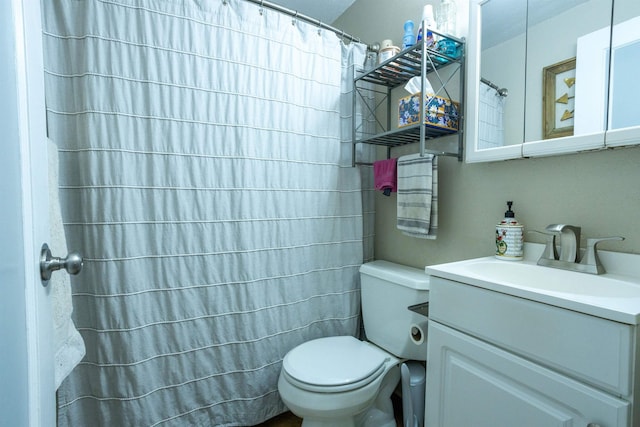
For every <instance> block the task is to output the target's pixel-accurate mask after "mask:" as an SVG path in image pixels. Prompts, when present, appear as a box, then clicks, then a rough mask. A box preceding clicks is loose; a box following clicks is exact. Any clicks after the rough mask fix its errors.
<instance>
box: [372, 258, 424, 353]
mask: <svg viewBox="0 0 640 427" xmlns="http://www.w3.org/2000/svg"><path fill="white" fill-rule="evenodd" d="M360 286H361V298H362V319H363V323H364V331H365V334H366V336H367V341H370V342H372V343H374V344H376V345H377V346H379V347H382V348H383V349H385V350H387V351H388V352H389V353H391V354H393V355H395V356H396V357H399V358H405V359H413V360H426V358H427V324H428V319H427V318H426V317H425V316H423V315H420V314H417V313H415V312H413V311H410V310H408V309H407V307H409V306H410V305H414V304H420V303H424V302H427V301H428V300H429V276H428V275H427V274H426V273H425V272H424V270H420V269H417V268H412V267H407V266H404V265H400V264H394V263H392V262H388V261H373V262H369V263H366V264H363V265H362V266H361V267H360Z"/></svg>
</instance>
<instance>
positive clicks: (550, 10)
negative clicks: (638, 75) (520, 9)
mask: <svg viewBox="0 0 640 427" xmlns="http://www.w3.org/2000/svg"><path fill="white" fill-rule="evenodd" d="M630 1H637V0H630ZM612 8H613V5H612V0H564V1H550V0H528V14H527V15H528V16H527V72H526V75H527V78H526V80H527V83H526V90H525V96H526V101H525V116H524V117H525V122H524V123H525V124H524V129H525V132H524V133H525V135H524V142H525V144H524V146H523V155H524V156H535V155H553V154H561V153H570V152H577V151H581V150H588V149H597V148H603V147H604V132H605V130H606V116H607V114H606V113H607V111H606V110H607V92H608V84H607V83H608V78H607V72H606V71H607V70H606V64H607V58H608V52H609V51H608V47H609V44H610V40H611V37H610V28H611V13H612Z"/></svg>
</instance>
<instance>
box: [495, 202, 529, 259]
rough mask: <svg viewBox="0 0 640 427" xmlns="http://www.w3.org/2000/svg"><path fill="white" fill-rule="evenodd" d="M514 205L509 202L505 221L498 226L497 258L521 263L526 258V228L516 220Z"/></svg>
mask: <svg viewBox="0 0 640 427" xmlns="http://www.w3.org/2000/svg"><path fill="white" fill-rule="evenodd" d="M512 205H513V202H512V201H508V202H507V211H506V212H505V213H504V219H503V220H502V221H500V223H499V224H498V225H496V258H499V259H503V260H508V261H519V260H521V259H523V256H524V226H523V225H522V224H520V223H518V221H517V220H516V214H515V213H514V212H513V211H512V210H511V206H512Z"/></svg>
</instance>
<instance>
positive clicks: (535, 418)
mask: <svg viewBox="0 0 640 427" xmlns="http://www.w3.org/2000/svg"><path fill="white" fill-rule="evenodd" d="M629 408H630V406H629V403H628V402H626V401H623V400H620V399H617V398H615V397H613V396H611V395H608V394H606V393H603V392H601V391H598V390H596V389H594V388H592V387H589V386H586V385H584V384H582V383H579V382H577V381H574V380H572V379H570V378H567V377H564V376H562V375H559V374H558V373H556V372H553V371H550V370H548V369H546V368H543V367H541V366H539V365H536V364H534V363H531V362H529V361H527V360H525V359H522V358H520V357H517V356H514V355H513V354H511V353H509V352H506V351H504V350H501V349H499V348H497V347H494V346H492V345H489V344H487V343H485V342H483V341H480V340H477V339H475V338H473V337H470V336H468V335H465V334H463V333H461V332H458V331H455V330H453V329H451V328H448V327H446V326H443V325H441V324H439V323H437V322H434V321H431V322H429V348H428V353H427V390H426V411H425V416H426V418H425V419H426V423H425V425H426V426H427V427H459V426H474V427H499V426H505V427H506V426H519V427H529V426H530V427H540V426H545V427H552V426H564V427H566V426H586V425H587V424H589V423H596V424H598V425H601V426H607V427H614V426H615V427H622V426H628V425H629V424H628V423H629V421H628V420H629Z"/></svg>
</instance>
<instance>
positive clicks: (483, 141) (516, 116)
mask: <svg viewBox="0 0 640 427" xmlns="http://www.w3.org/2000/svg"><path fill="white" fill-rule="evenodd" d="M469 17H470V21H469V37H468V44H467V64H468V65H467V67H468V73H467V96H468V98H467V99H468V102H467V119H466V132H467V136H466V139H465V142H466V146H467V149H466V161H467V162H483V161H492V160H504V159H513V158H518V157H521V155H522V141H523V138H524V124H523V123H524V113H525V109H524V106H525V103H524V99H525V91H524V88H525V60H526V50H527V49H526V22H527V3H526V1H510V0H475V1H472V2H471V3H470V9H469Z"/></svg>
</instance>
